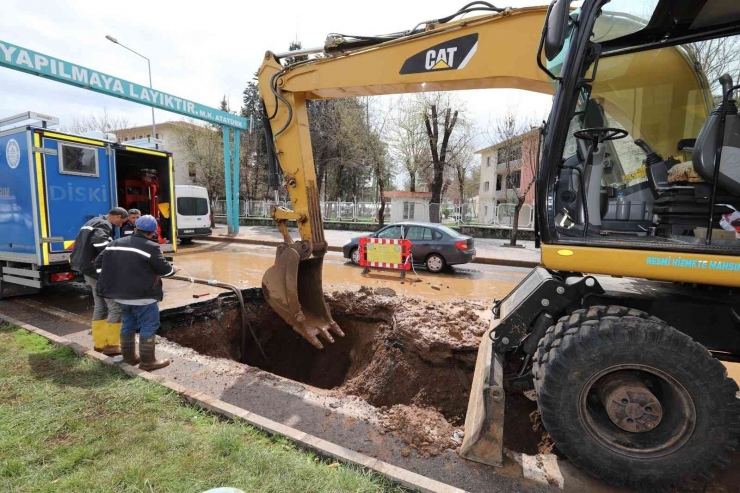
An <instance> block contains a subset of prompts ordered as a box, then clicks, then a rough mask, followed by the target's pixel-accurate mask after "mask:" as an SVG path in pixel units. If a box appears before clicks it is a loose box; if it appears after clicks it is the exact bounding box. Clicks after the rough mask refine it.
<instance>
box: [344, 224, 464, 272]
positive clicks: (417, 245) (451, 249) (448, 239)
mask: <svg viewBox="0 0 740 493" xmlns="http://www.w3.org/2000/svg"><path fill="white" fill-rule="evenodd" d="M365 236H369V237H371V238H387V239H401V238H406V239H408V240H411V255H412V256H413V262H414V264H415V265H423V266H425V267H426V268H427V270H429V271H431V272H441V271H442V270H444V268H445V267H447V266H448V265H458V264H467V263H468V262H472V261H473V259H475V247H474V242H473V238H471V237H470V236H465V235H462V234H460V233H458V232H457V231H455V230H454V229H451V228H448V227H447V226H442V225H441V224H437V223H416V222H402V223H395V224H389V225H388V226H385V227H384V228H381V229H379V230H378V231H376V232H375V233H371V234H369V235H365ZM360 238H362V237H361V236H357V237H355V238H352V239H350V240H349V241H348V242H347V243H346V244H345V245H344V247H343V248H342V252H343V254H344V257H345V258H348V259H350V260H351V261H352V263H354V264H359V263H360V249H359V247H360Z"/></svg>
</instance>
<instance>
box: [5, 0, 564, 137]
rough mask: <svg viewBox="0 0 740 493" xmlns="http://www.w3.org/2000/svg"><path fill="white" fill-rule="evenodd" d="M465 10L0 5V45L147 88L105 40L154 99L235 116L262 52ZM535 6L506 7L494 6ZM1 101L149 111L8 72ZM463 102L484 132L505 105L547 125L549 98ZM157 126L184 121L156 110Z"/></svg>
mask: <svg viewBox="0 0 740 493" xmlns="http://www.w3.org/2000/svg"><path fill="white" fill-rule="evenodd" d="M465 3H467V2H466V1H464V0H461V1H460V2H449V1H442V0H424V1H422V0H403V1H398V0H374V1H372V2H362V3H360V2H356V3H355V2H336V1H325V0H312V1H305V0H303V1H299V0H280V1H275V0H271V1H262V0H252V1H236V0H231V1H226V0H207V1H199V2H182V1H179V2H175V1H165V0H154V1H152V0H149V1H139V0H128V1H126V2H112V3H108V2H103V3H101V2H96V1H92V0H65V1H64V2H59V1H45V0H36V1H33V2H30V1H28V0H3V12H4V15H2V16H0V33H2V34H0V40H2V41H6V42H9V43H13V44H16V45H19V46H21V47H25V48H29V49H32V50H34V51H37V52H40V53H43V54H47V55H51V56H54V57H56V58H60V59H62V60H66V61H69V62H72V63H76V64H78V65H82V66H86V67H88V68H92V69H95V70H99V71H101V72H104V73H107V74H110V75H114V76H117V77H120V78H122V79H126V80H130V81H133V82H138V83H140V84H143V85H148V75H147V65H146V61H145V60H143V59H141V58H139V57H137V56H136V55H134V54H133V53H131V52H129V51H126V50H124V49H123V48H121V47H120V46H117V45H115V44H113V43H111V42H110V41H108V40H106V39H105V35H106V34H110V35H111V36H113V37H115V38H117V39H118V40H119V41H120V42H121V43H123V44H125V45H127V46H129V47H130V48H132V49H134V50H136V51H138V52H140V53H142V54H144V55H145V56H148V57H149V58H150V59H151V61H152V78H153V85H154V88H155V90H156V89H159V90H162V91H166V92H168V93H170V94H174V95H176V96H181V97H183V98H187V99H190V100H191V101H195V102H198V103H201V104H205V105H209V106H217V105H218V103H219V101H220V99H221V97H222V96H223V95H224V94H225V95H226V97H227V99H228V100H229V101H230V104H231V107H232V109H238V108H239V107H240V106H241V95H242V91H243V90H244V87H245V86H246V83H247V81H248V80H250V79H251V77H252V74H253V73H254V72H255V71H256V70H257V68H258V67H259V64H260V63H261V60H262V57H263V55H264V53H265V51H266V50H268V49H269V50H273V51H276V52H279V51H285V50H287V48H288V44H289V42H290V41H291V40H294V39H298V40H299V41H301V42H302V43H303V46H304V47H313V46H320V45H323V41H324V38H325V37H326V35H327V34H328V33H330V32H344V33H351V34H368V35H372V34H380V33H387V32H393V31H400V30H406V29H410V28H411V27H413V26H414V25H416V24H417V23H418V22H420V21H423V20H427V19H431V18H437V17H441V16H444V15H447V14H450V13H452V12H453V11H455V10H457V9H458V8H460V7H462V6H463V5H464V4H465ZM494 3H496V4H498V1H497V2H494ZM540 3H543V2H542V1H537V0H532V1H529V0H509V1H508V2H506V3H502V4H501V5H500V6H506V5H511V6H515V7H518V6H528V5H536V4H540ZM532 56H534V54H532ZM0 94H2V97H1V98H0V117H5V116H10V115H13V114H16V113H21V112H24V111H28V110H32V111H38V112H42V113H46V114H51V115H54V116H57V117H59V118H60V120H61V121H62V124H64V123H65V122H69V121H70V120H71V119H72V118H73V117H81V116H84V115H86V114H90V113H95V112H99V111H100V110H102V108H103V107H106V108H107V110H108V111H109V112H110V113H114V114H118V115H123V116H126V117H127V118H128V120H129V121H130V122H131V123H132V124H133V125H146V124H148V123H149V122H150V121H151V110H150V109H149V108H148V107H145V106H140V105H137V104H135V103H131V102H127V101H123V100H120V99H117V98H113V97H109V96H103V95H101V94H97V93H94V92H91V91H87V90H84V89H79V88H76V87H73V86H68V85H64V84H61V83H57V82H52V81H49V80H45V79H42V78H40V77H35V76H32V75H28V74H25V73H21V72H15V71H12V70H10V69H5V68H0ZM461 94H462V95H463V97H464V98H465V100H466V101H467V106H468V108H469V110H470V111H471V113H472V117H473V119H474V120H475V121H476V122H477V123H478V125H479V126H482V127H484V126H485V125H486V124H487V122H488V121H489V120H490V119H491V118H495V116H496V114H497V113H499V112H502V111H504V110H505V109H506V107H507V106H509V105H512V106H515V107H517V108H518V110H519V111H522V112H528V113H532V114H536V115H535V116H542V115H545V114H546V113H547V111H549V106H550V97H549V96H544V95H540V94H534V93H528V92H524V91H515V90H505V89H491V90H485V91H464V92H462V93H461ZM156 118H157V121H165V120H179V119H181V118H182V117H180V116H179V115H176V114H172V113H167V112H164V111H160V110H157V111H156ZM483 143H484V142H483V141H481V144H483Z"/></svg>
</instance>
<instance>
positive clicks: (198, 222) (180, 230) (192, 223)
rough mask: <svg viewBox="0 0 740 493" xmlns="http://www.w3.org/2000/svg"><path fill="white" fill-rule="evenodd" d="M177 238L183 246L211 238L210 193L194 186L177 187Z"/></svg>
mask: <svg viewBox="0 0 740 493" xmlns="http://www.w3.org/2000/svg"><path fill="white" fill-rule="evenodd" d="M175 197H177V209H176V213H177V236H178V237H179V238H180V242H181V243H182V244H183V245H188V244H190V243H192V242H193V239H194V238H206V237H208V236H211V206H210V204H209V199H208V191H207V190H206V189H205V188H203V187H196V186H194V185H176V186H175Z"/></svg>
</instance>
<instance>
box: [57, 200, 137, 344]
mask: <svg viewBox="0 0 740 493" xmlns="http://www.w3.org/2000/svg"><path fill="white" fill-rule="evenodd" d="M127 218H128V212H126V209H124V208H122V207H114V208H113V209H111V210H110V211H109V212H108V214H107V215H106V216H101V217H94V218H92V219H90V220H89V221H88V222H86V223H85V225H84V226H82V228H80V231H79V232H78V233H77V237H76V238H75V243H74V247H73V248H72V254H71V255H70V259H69V262H70V264H71V265H72V269H73V270H76V271H77V272H79V273H81V274H82V275H83V276H85V281H86V282H87V284H88V285H89V286H90V288H91V289H92V293H93V301H94V303H95V308H93V317H92V336H93V347H94V348H95V350H96V351H99V352H101V353H103V354H107V355H109V356H113V355H116V354H121V345H120V333H121V309H120V307H119V306H118V305H117V304H116V302H115V301H113V300H106V299H103V298H102V297H100V296H98V294H97V292H96V290H95V287H96V284H97V279H98V274H97V272H96V271H95V265H94V262H95V259H96V258H97V257H98V256H99V255H100V253H101V252H103V251H104V250H105V248H106V247H107V246H108V245H109V244H110V242H111V241H113V237H114V229H113V227H114V226H117V227H119V228H120V227H121V226H123V224H124V223H125V222H126V219H127Z"/></svg>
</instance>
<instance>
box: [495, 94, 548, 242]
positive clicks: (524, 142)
mask: <svg viewBox="0 0 740 493" xmlns="http://www.w3.org/2000/svg"><path fill="white" fill-rule="evenodd" d="M539 136H540V132H539V128H535V127H534V125H533V122H532V121H531V120H528V119H527V118H526V117H522V115H520V114H519V113H518V112H517V110H516V108H513V107H509V108H507V109H506V112H505V113H504V114H503V115H501V116H500V117H499V118H497V119H496V120H494V121H493V122H492V123H491V125H490V129H489V135H488V138H489V140H490V142H491V144H492V145H493V146H495V150H496V154H497V156H496V157H497V164H496V172H497V178H496V180H498V179H499V178H498V177H499V176H502V178H503V183H502V189H503V190H504V191H505V194H506V203H509V204H513V206H514V211H513V214H514V215H513V217H512V225H511V238H510V241H509V246H512V247H515V246H516V241H517V237H518V236H519V214H520V212H521V210H522V207H524V204H525V201H526V198H527V194H528V193H529V191H530V190H531V188H532V186H533V185H534V182H535V178H536V175H537V173H536V171H537V162H538V160H539V156H538V152H539Z"/></svg>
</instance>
